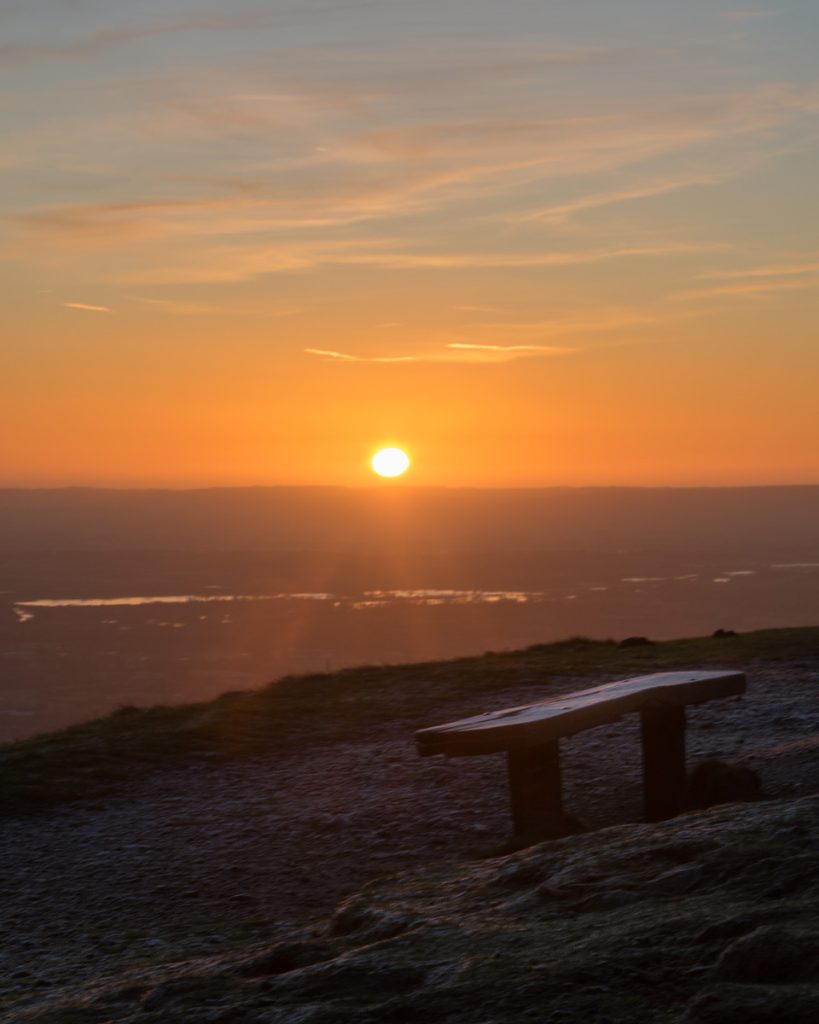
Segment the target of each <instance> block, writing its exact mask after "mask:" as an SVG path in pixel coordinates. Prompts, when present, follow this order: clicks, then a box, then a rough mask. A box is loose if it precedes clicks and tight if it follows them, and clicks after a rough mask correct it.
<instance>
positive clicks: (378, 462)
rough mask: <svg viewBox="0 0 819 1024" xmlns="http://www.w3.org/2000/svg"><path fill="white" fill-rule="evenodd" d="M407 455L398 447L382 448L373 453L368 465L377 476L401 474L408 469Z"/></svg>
mask: <svg viewBox="0 0 819 1024" xmlns="http://www.w3.org/2000/svg"><path fill="white" fill-rule="evenodd" d="M409 464H410V460H409V455H407V453H406V452H402V451H401V449H400V448H382V449H381V451H378V452H376V453H375V455H373V457H372V459H371V460H370V465H371V466H372V468H373V471H374V472H376V473H378V475H379V476H401V474H402V473H406V471H407V470H408V469H409Z"/></svg>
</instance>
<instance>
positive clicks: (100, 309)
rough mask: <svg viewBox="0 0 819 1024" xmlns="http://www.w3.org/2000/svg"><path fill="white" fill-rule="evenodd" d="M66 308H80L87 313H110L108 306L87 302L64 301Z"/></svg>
mask: <svg viewBox="0 0 819 1024" xmlns="http://www.w3.org/2000/svg"><path fill="white" fill-rule="evenodd" d="M63 306H65V308H66V309H79V310H82V311H83V312H85V313H110V312H111V310H110V309H109V307H108V306H91V305H89V304H88V303H87V302H64V303H63Z"/></svg>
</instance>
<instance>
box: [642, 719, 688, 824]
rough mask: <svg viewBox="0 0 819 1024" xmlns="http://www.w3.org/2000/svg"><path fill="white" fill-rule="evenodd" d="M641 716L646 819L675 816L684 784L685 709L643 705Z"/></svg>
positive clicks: (678, 808)
mask: <svg viewBox="0 0 819 1024" xmlns="http://www.w3.org/2000/svg"><path fill="white" fill-rule="evenodd" d="M640 719H641V722H640V724H641V727H642V734H643V807H644V810H645V820H646V821H662V820H663V819H665V818H673V817H674V815H675V814H679V811H680V807H681V805H682V796H683V789H684V787H685V708H684V707H667V706H666V707H654V708H644V709H643V710H642V711H641V712H640Z"/></svg>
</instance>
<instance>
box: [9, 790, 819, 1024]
mask: <svg viewBox="0 0 819 1024" xmlns="http://www.w3.org/2000/svg"><path fill="white" fill-rule="evenodd" d="M817 920H819V797H812V798H805V799H802V800H798V801H791V802H779V803H771V804H761V805H753V806H742V805H733V806H730V807H726V808H723V809H715V810H712V811H710V812H706V813H702V814H699V815H692V816H688V817H684V818H680V819H677V820H675V821H672V822H667V823H664V824H662V825H657V826H640V825H632V826H624V827H620V828H613V829H608V830H605V831H602V832H598V833H595V834H592V835H588V836H575V837H572V838H571V839H566V840H562V841H559V842H554V843H547V844H542V845H541V846H537V847H534V848H531V849H530V850H527V851H524V852H523V853H519V854H517V855H514V856H512V857H507V858H501V859H497V860H491V861H486V862H483V863H479V864H472V865H463V864H461V865H443V864H439V865H433V866H431V867H429V868H426V869H423V870H421V871H418V872H414V873H412V874H402V875H398V876H394V877H392V878H387V879H384V880H383V881H379V882H376V883H374V884H372V885H371V886H369V887H368V888H367V889H366V890H364V891H363V892H362V893H360V894H359V895H358V896H356V897H354V898H352V899H350V900H348V901H347V902H346V903H344V904H343V905H342V906H341V907H340V908H339V909H338V911H337V912H336V913H335V915H334V916H333V917H332V919H331V920H330V921H329V922H327V923H325V924H322V925H321V926H320V927H319V928H318V929H312V930H310V931H309V932H296V933H293V934H292V935H291V936H290V937H289V938H288V939H286V940H285V941H280V942H278V943H276V944H274V945H262V946H259V947H257V948H255V949H252V950H246V951H243V952H242V953H241V954H239V955H232V956H225V957H216V958H210V959H207V960H202V961H199V962H188V963H184V964H179V965H176V966H163V967H160V968H154V969H153V970H151V969H148V970H145V969H143V970H141V971H137V972H134V973H131V974H128V975H126V976H122V977H119V978H114V979H110V978H109V979H106V980H105V981H102V982H97V983H92V984H90V985H85V986H83V989H82V990H78V989H74V990H72V988H71V986H68V988H67V990H66V991H64V992H63V993H61V994H60V995H59V997H58V998H57V999H56V1000H55V1001H53V1002H50V1003H47V1004H45V1005H40V1006H34V1007H32V1008H30V1009H28V1010H18V1011H17V1013H16V1015H15V1016H14V1017H13V1019H14V1020H15V1021H16V1022H18V1024H23V1022H31V1024H34V1022H37V1024H69V1022H71V1024H74V1022H77V1024H79V1022H83V1024H85V1022H92V1021H99V1022H102V1021H105V1022H115V1021H116V1022H119V1024H126V1022H128V1024H130V1022H140V1024H167V1022H171V1021H173V1022H174V1024H188V1022H190V1024H194V1022H195V1024H202V1022H210V1024H217V1022H227V1021H230V1022H231V1024H295V1022H299V1024H331V1022H332V1024H346V1022H350V1024H353V1022H355V1024H383V1022H393V1021H395V1022H398V1021H401V1022H404V1024H411V1022H416V1021H417V1022H419V1024H421V1022H424V1024H426V1022H428V1021H436V1022H438V1021H440V1022H443V1021H446V1022H452V1024H455V1022H463V1024H467V1022H468V1024H475V1022H478V1021H481V1022H487V1024H488V1022H491V1024H506V1022H508V1024H518V1022H523V1021H528V1020H537V1021H544V1022H545V1021H550V1022H555V1024H556V1022H559V1021H574V1020H577V1021H580V1020H582V1021H597V1022H600V1024H602V1022H604V1021H609V1022H618V1024H621V1022H622V1024H626V1022H633V1024H638V1022H639V1024H643V1022H645V1021H648V1020H650V1021H653V1022H656V1024H661V1022H666V1021H667V1022H669V1024H670V1022H674V1021H679V1022H686V1024H734V1022H736V1021H738V1020H742V1021H743V1022H744V1024H774V1022H781V1021H788V1024H812V1022H813V1021H815V1020H816V1017H817V1014H818V1013H819V927H817ZM5 1019H6V1020H11V1019H12V1018H10V1017H7V1018H5Z"/></svg>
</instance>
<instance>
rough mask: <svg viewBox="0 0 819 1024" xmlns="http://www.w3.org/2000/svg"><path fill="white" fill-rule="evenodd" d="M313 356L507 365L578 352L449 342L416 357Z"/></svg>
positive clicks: (315, 351) (314, 352)
mask: <svg viewBox="0 0 819 1024" xmlns="http://www.w3.org/2000/svg"><path fill="white" fill-rule="evenodd" d="M304 351H305V352H306V353H307V354H308V355H311V356H318V357H320V358H322V359H323V360H325V361H326V362H338V363H471V364H478V363H507V362H511V361H513V360H516V359H531V358H532V357H537V356H541V357H545V356H563V355H569V354H571V353H572V352H576V351H578V350H577V349H576V348H568V347H561V346H558V345H483V344H479V343H473V342H449V343H448V344H446V345H444V347H443V348H442V349H438V350H432V351H422V352H418V353H416V354H414V355H400V356H362V355H353V354H352V353H350V352H338V351H335V350H332V349H320V348H306V349H304Z"/></svg>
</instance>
